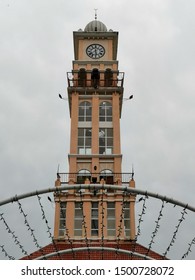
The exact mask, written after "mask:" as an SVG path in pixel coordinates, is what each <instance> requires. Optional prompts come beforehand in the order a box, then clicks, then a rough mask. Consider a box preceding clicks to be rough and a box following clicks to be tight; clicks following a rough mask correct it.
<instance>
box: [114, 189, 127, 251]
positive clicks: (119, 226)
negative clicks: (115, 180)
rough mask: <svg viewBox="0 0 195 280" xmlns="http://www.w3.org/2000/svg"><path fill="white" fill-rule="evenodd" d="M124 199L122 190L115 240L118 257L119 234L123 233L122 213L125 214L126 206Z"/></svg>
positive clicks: (124, 195)
mask: <svg viewBox="0 0 195 280" xmlns="http://www.w3.org/2000/svg"><path fill="white" fill-rule="evenodd" d="M126 197H127V192H126V191H125V190H124V191H123V196H122V203H121V213H120V220H119V225H118V234H117V239H116V245H117V246H116V254H117V256H118V250H119V249H120V240H121V238H120V237H121V234H122V232H123V221H124V213H125V206H126V202H127V201H126Z"/></svg>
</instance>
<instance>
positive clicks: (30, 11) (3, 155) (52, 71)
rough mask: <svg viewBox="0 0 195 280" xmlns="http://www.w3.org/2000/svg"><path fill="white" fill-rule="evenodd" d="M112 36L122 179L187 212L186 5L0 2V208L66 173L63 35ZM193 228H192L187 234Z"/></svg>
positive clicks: (191, 138)
mask: <svg viewBox="0 0 195 280" xmlns="http://www.w3.org/2000/svg"><path fill="white" fill-rule="evenodd" d="M94 8H97V9H98V19H99V20H100V21H102V22H103V23H105V25H106V26H107V28H108V29H113V30H114V31H119V46H118V60H119V70H120V71H124V72H125V85H124V86H125V90H124V96H125V97H128V96H129V95H130V94H133V95H134V98H133V99H132V100H130V101H127V102H124V105H123V112H122V118H121V137H122V152H123V172H131V169H132V166H133V167H134V171H135V180H136V186H137V188H139V189H147V190H148V191H152V192H157V193H160V194H163V195H167V196H168V197H173V198H175V199H177V200H181V201H183V202H186V203H189V204H191V205H194V204H195V203H194V202H195V194H194V188H195V172H194V168H195V129H194V128H195V113H194V108H195V36H194V35H195V2H194V1H192V0H188V1H185V0H120V1H113V0H106V1H105V0H99V1H97V4H96V3H95V2H94V1H90V0H82V1H79V0H78V1H76V0H71V1H68V0H67V1H66V0H0V200H3V199H5V198H8V197H10V196H13V195H15V194H22V193H24V192H29V191H32V190H36V189H43V188H47V187H53V186H54V181H55V178H56V171H57V168H58V164H59V165H60V171H61V172H68V160H67V154H68V152H69V130H70V119H69V111H68V104H67V102H66V101H63V100H60V99H59V98H58V93H61V95H63V96H65V97H66V96H67V92H66V87H67V79H66V72H68V71H71V70H72V60H73V59H74V58H73V39H72V38H73V36H72V32H73V31H77V30H78V29H79V28H82V29H84V28H85V26H86V24H87V23H88V22H89V21H91V20H93V19H94ZM194 228H195V227H193V229H194Z"/></svg>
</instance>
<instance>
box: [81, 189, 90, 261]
mask: <svg viewBox="0 0 195 280" xmlns="http://www.w3.org/2000/svg"><path fill="white" fill-rule="evenodd" d="M79 194H80V207H81V212H82V216H83V219H82V226H83V228H84V239H85V243H86V246H87V248H89V240H88V237H87V226H86V220H85V218H86V216H85V215H84V209H83V198H82V195H83V193H82V188H80V190H79ZM88 258H89V260H90V250H88Z"/></svg>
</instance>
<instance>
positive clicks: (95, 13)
mask: <svg viewBox="0 0 195 280" xmlns="http://www.w3.org/2000/svg"><path fill="white" fill-rule="evenodd" d="M94 10H95V20H97V10H98V9H94Z"/></svg>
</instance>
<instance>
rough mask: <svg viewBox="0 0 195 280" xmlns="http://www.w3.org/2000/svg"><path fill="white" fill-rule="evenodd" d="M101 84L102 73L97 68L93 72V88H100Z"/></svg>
mask: <svg viewBox="0 0 195 280" xmlns="http://www.w3.org/2000/svg"><path fill="white" fill-rule="evenodd" d="M99 82H100V72H99V70H98V69H97V68H94V69H93V70H92V72H91V86H92V87H94V88H98V86H99Z"/></svg>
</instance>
